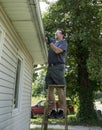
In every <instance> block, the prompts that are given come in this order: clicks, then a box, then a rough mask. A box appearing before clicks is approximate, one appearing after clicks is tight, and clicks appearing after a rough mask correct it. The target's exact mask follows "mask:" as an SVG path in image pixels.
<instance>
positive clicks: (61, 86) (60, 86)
mask: <svg viewBox="0 0 102 130" xmlns="http://www.w3.org/2000/svg"><path fill="white" fill-rule="evenodd" d="M49 87H54V88H64V87H65V85H49Z"/></svg>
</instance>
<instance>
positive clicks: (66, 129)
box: [64, 86, 68, 130]
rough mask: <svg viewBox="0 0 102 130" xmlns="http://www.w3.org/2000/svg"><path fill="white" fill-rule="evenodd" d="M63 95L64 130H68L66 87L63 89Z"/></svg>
mask: <svg viewBox="0 0 102 130" xmlns="http://www.w3.org/2000/svg"><path fill="white" fill-rule="evenodd" d="M64 94H65V106H64V115H65V130H68V121H67V102H66V86H65V88H64Z"/></svg>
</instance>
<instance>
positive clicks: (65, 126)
mask: <svg viewBox="0 0 102 130" xmlns="http://www.w3.org/2000/svg"><path fill="white" fill-rule="evenodd" d="M49 87H50V86H49ZM53 87H54V89H56V88H60V89H62V90H63V93H64V98H65V100H64V101H65V104H64V117H63V130H68V119H67V116H68V113H67V103H66V86H62V85H54V86H53ZM50 111H51V104H49V91H47V96H46V103H45V108H44V115H43V119H42V125H41V130H48V126H49V124H53V123H54V125H55V123H56V119H52V121H49V118H48V114H49V112H50ZM57 120H62V118H59V119H57ZM59 125H60V124H59Z"/></svg>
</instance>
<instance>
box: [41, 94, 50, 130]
mask: <svg viewBox="0 0 102 130" xmlns="http://www.w3.org/2000/svg"><path fill="white" fill-rule="evenodd" d="M48 94H49V93H48ZM48 94H47V97H46V103H45V108H44V116H43V121H42V126H41V130H47V129H48Z"/></svg>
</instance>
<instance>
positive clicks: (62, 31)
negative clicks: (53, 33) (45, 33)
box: [57, 28, 65, 35]
mask: <svg viewBox="0 0 102 130" xmlns="http://www.w3.org/2000/svg"><path fill="white" fill-rule="evenodd" d="M57 30H59V31H61V33H62V34H63V35H65V32H64V30H63V29H61V28H58V29H57Z"/></svg>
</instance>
